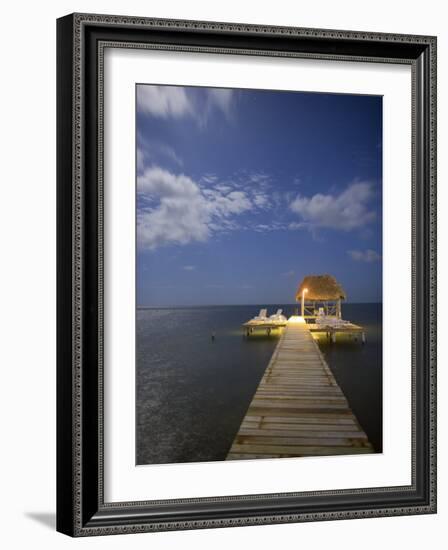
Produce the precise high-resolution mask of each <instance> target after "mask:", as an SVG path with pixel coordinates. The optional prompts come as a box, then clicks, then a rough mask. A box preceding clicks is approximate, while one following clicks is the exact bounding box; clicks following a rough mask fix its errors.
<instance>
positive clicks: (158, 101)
mask: <svg viewBox="0 0 448 550" xmlns="http://www.w3.org/2000/svg"><path fill="white" fill-rule="evenodd" d="M137 108H138V110H139V111H141V112H143V113H147V114H150V115H154V116H158V117H161V118H168V117H183V116H188V115H191V114H193V108H192V105H191V102H190V100H189V98H188V96H187V92H186V88H183V87H178V86H153V85H140V86H137Z"/></svg>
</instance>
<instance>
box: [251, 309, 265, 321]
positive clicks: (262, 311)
mask: <svg viewBox="0 0 448 550" xmlns="http://www.w3.org/2000/svg"><path fill="white" fill-rule="evenodd" d="M267 315H268V310H267V309H260V313H259V314H258V315H257V316H256V317H254V318H253V319H251V320H250V323H252V322H254V323H264V322H266V321H267V320H268V316H267Z"/></svg>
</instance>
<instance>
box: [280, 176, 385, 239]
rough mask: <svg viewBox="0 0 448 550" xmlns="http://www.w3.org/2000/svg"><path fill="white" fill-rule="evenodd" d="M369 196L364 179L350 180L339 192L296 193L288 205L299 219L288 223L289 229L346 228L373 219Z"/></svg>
mask: <svg viewBox="0 0 448 550" xmlns="http://www.w3.org/2000/svg"><path fill="white" fill-rule="evenodd" d="M372 197H373V191H372V186H371V184H370V183H368V182H359V183H353V184H352V185H350V186H349V187H347V189H346V190H345V191H343V192H342V193H340V194H339V195H324V194H322V193H317V194H316V195H313V196H312V197H311V198H308V197H303V196H301V195H297V197H296V198H295V199H294V200H293V201H292V202H291V204H290V208H291V210H292V211H293V212H295V213H296V214H298V215H299V216H300V218H301V220H300V222H293V223H291V224H290V229H302V228H308V229H311V230H314V229H316V228H330V229H340V230H343V231H349V230H351V229H356V228H359V227H362V226H364V225H366V224H368V223H370V222H372V221H373V220H374V219H375V216H376V214H375V212H374V211H373V210H369V208H368V203H369V201H370V200H371V199H372Z"/></svg>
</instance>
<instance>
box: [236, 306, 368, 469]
mask: <svg viewBox="0 0 448 550" xmlns="http://www.w3.org/2000/svg"><path fill="white" fill-rule="evenodd" d="M372 452H374V450H373V447H372V445H371V444H370V443H369V441H368V439H367V436H366V434H365V433H364V431H363V430H362V428H361V427H360V425H359V423H358V421H357V420H356V417H355V416H354V414H353V413H352V411H351V409H350V406H349V404H348V402H347V400H346V398H345V396H344V394H343V393H342V391H341V389H340V388H339V386H338V384H337V382H336V380H335V378H334V376H333V374H332V373H331V371H330V369H329V367H328V365H327V363H326V362H325V359H324V357H323V355H322V354H321V352H320V350H319V347H318V345H317V343H316V342H315V341H314V339H313V337H312V335H311V332H310V328H309V325H307V324H306V323H305V321H304V319H303V318H301V317H291V318H290V319H289V320H288V322H287V324H286V327H285V329H284V332H283V334H282V336H281V337H280V340H279V342H278V344H277V347H276V349H275V351H274V353H273V355H272V358H271V360H270V362H269V365H268V367H267V369H266V371H265V373H264V376H263V378H262V379H261V382H260V384H259V386H258V388H257V391H256V393H255V395H254V397H253V399H252V402H251V403H250V405H249V409H248V410H247V413H246V416H245V417H244V419H243V422H242V424H241V426H240V429H239V431H238V433H237V435H236V437H235V439H234V441H233V444H232V447H231V448H230V451H229V453H228V455H227V460H242V459H253V458H280V457H297V456H322V455H346V454H347V455H348V454H360V453H372Z"/></svg>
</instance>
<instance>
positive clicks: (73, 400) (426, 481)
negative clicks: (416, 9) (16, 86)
mask: <svg viewBox="0 0 448 550" xmlns="http://www.w3.org/2000/svg"><path fill="white" fill-rule="evenodd" d="M57 41H58V43H57V47H58V48H57V49H58V60H57V71H58V77H57V83H58V94H57V100H58V104H57V118H58V126H57V133H58V135H57V141H58V154H57V157H58V166H57V179H58V200H57V209H58V212H57V214H58V249H57V251H58V388H57V390H58V399H57V403H58V404H57V407H58V411H57V413H58V426H57V431H58V444H57V452H58V457H57V466H58V471H57V482H58V483H57V484H58V489H57V529H58V530H59V531H60V532H62V533H65V534H68V535H71V536H89V535H106V534H118V533H137V532H149V531H161V530H173V529H198V528H211V527H226V526H237V525H259V524H266V523H285V522H302V521H321V520H332V519H348V518H367V517H379V516H391V515H404V514H426V513H434V512H435V511H436V433H435V426H436V411H435V408H436V38H435V37H428V36H408V35H400V34H377V33H369V32H352V31H337V30H320V29H319V30H317V29H304V28H291V27H261V26H255V25H249V24H248V25H242V24H230V23H213V22H200V21H177V20H160V19H147V18H139V17H124V16H108V15H91V14H73V15H69V16H66V17H63V18H61V19H59V20H58V22H57Z"/></svg>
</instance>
